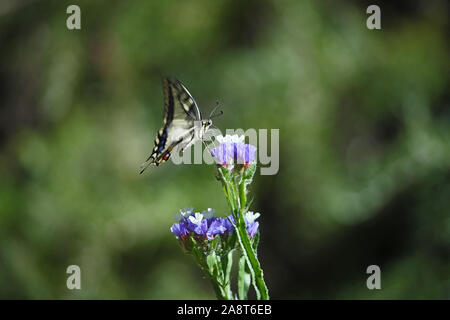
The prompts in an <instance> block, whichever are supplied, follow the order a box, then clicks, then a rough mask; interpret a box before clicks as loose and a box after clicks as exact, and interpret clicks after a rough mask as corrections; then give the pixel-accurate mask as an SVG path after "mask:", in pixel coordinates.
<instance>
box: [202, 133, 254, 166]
mask: <svg viewBox="0 0 450 320" xmlns="http://www.w3.org/2000/svg"><path fill="white" fill-rule="evenodd" d="M244 139H245V136H240V137H239V136H238V135H232V136H230V135H226V136H225V137H223V136H217V137H216V140H217V141H218V142H219V143H220V145H219V146H217V147H215V148H213V149H212V150H211V153H212V155H213V157H214V159H215V161H216V162H217V163H218V164H219V165H221V166H223V167H225V168H227V169H228V170H233V168H234V165H235V164H242V165H244V167H245V168H247V167H248V166H249V164H250V163H252V162H254V161H255V153H256V147H255V146H252V145H250V144H245V143H244Z"/></svg>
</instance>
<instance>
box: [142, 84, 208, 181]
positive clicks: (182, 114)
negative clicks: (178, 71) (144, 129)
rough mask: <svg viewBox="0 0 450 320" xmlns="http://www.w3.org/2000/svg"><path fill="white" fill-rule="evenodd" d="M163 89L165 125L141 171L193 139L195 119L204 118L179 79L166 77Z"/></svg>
mask: <svg viewBox="0 0 450 320" xmlns="http://www.w3.org/2000/svg"><path fill="white" fill-rule="evenodd" d="M163 90H164V120H163V122H164V126H163V127H162V128H161V129H160V130H159V131H158V134H157V135H156V139H155V146H154V148H153V151H152V153H151V154H150V156H149V157H148V158H147V160H146V161H145V162H144V163H143V164H142V165H141V173H143V172H144V171H145V169H147V167H148V166H149V165H151V164H153V163H154V164H155V165H156V166H158V165H159V164H160V163H162V162H165V161H167V160H168V159H169V158H170V155H171V153H172V151H173V149H174V148H175V147H176V146H177V145H179V144H181V143H183V144H186V143H188V142H189V141H190V140H192V139H193V138H194V125H195V121H197V120H200V121H201V119H202V115H201V113H200V109H199V108H198V106H197V103H196V102H195V100H194V98H193V97H192V95H191V94H190V93H189V91H188V90H187V89H186V87H185V86H184V85H183V84H182V83H181V82H180V81H179V80H177V79H171V78H165V79H164V80H163Z"/></svg>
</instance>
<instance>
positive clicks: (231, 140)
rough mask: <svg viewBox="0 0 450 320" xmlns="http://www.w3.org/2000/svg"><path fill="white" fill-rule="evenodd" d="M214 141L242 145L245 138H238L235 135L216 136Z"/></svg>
mask: <svg viewBox="0 0 450 320" xmlns="http://www.w3.org/2000/svg"><path fill="white" fill-rule="evenodd" d="M216 140H217V141H219V143H244V140H245V136H238V135H237V134H233V135H229V134H227V135H226V136H221V135H218V136H216Z"/></svg>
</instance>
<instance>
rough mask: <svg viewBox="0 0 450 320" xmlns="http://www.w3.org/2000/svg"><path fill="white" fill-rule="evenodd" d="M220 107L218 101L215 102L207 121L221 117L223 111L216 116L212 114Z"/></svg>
mask: <svg viewBox="0 0 450 320" xmlns="http://www.w3.org/2000/svg"><path fill="white" fill-rule="evenodd" d="M219 106H220V103H219V100H217V101H216V106H215V107H214V109H213V110H212V111H211V113H210V114H209V119H212V118H215V117H218V116H221V115H222V114H223V111H222V110H220V112H219V113H218V114H216V115H215V114H214V113H215V112H216V110H217V108H218V107H219Z"/></svg>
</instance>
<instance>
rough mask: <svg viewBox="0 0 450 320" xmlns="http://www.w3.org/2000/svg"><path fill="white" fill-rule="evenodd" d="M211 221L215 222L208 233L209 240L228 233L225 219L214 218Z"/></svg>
mask: <svg viewBox="0 0 450 320" xmlns="http://www.w3.org/2000/svg"><path fill="white" fill-rule="evenodd" d="M213 219H214V220H213ZM211 220H213V221H211V224H210V226H209V228H208V231H207V232H206V236H207V238H208V239H214V238H215V236H217V235H219V234H224V233H225V232H226V231H227V228H226V227H225V226H224V219H223V218H212V219H211Z"/></svg>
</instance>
